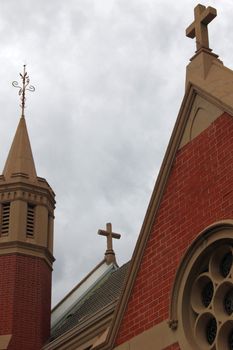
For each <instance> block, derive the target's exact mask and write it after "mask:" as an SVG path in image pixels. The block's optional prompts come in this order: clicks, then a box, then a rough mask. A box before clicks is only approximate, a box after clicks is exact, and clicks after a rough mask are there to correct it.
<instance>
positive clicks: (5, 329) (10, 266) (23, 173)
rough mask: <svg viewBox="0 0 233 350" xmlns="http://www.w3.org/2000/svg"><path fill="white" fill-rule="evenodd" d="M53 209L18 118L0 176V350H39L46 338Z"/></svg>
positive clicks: (49, 192)
mask: <svg viewBox="0 0 233 350" xmlns="http://www.w3.org/2000/svg"><path fill="white" fill-rule="evenodd" d="M54 205H55V200H54V193H53V191H52V189H51V187H50V186H49V185H48V183H47V182H46V180H45V179H43V178H40V177H38V176H37V174H36V169H35V165H34V160H33V155H32V151H31V146H30V141H29V137H28V133H27V127H26V122H25V118H24V115H23V114H22V117H21V118H20V121H19V125H18V127H17V130H16V134H15V137H14V140H13V143H12V146H11V149H10V152H9V155H8V158H7V161H6V164H5V167H4V170H3V175H1V176H0V218H1V221H0V310H1V312H0V349H9V350H39V349H41V348H42V345H43V344H44V343H45V342H46V341H47V339H48V338H49V334H50V307H51V272H52V263H53V261H54V258H53V255H52V250H53V219H54V215H53V212H54Z"/></svg>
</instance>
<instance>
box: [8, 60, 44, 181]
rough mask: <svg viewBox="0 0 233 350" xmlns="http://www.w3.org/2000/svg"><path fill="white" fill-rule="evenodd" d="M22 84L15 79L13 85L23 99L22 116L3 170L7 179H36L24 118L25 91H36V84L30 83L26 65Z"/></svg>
mask: <svg viewBox="0 0 233 350" xmlns="http://www.w3.org/2000/svg"><path fill="white" fill-rule="evenodd" d="M20 78H21V80H22V86H20V85H19V83H18V82H17V81H13V83H12V85H13V86H14V87H16V88H19V96H20V100H21V104H20V107H21V118H20V121H19V124H18V127H17V130H16V133H15V137H14V140H13V143H12V145H11V149H10V152H9V154H8V157H7V161H6V164H5V167H4V170H3V175H4V177H5V178H6V179H9V178H11V177H15V176H23V177H26V178H29V179H30V180H36V178H37V174H36V168H35V164H34V160H33V155H32V150H31V145H30V140H29V136H28V132H27V125H26V121H25V118H24V109H25V101H26V97H25V93H26V91H35V88H34V86H32V85H29V83H30V79H29V75H28V73H27V72H26V65H24V66H23V73H20Z"/></svg>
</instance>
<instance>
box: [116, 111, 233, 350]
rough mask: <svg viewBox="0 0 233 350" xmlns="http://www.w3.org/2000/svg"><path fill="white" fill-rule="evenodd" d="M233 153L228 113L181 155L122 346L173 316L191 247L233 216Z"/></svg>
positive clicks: (131, 306)
mask: <svg viewBox="0 0 233 350" xmlns="http://www.w3.org/2000/svg"><path fill="white" fill-rule="evenodd" d="M232 150H233V119H232V117H231V116H230V115H228V114H227V113H224V114H223V115H222V116H220V117H219V118H218V119H217V120H216V121H215V122H214V123H212V124H211V125H210V126H209V127H208V128H207V129H206V130H205V131H203V132H202V133H201V134H200V135H199V136H197V137H196V138H194V139H193V140H192V141H191V142H189V143H188V144H187V145H185V146H184V147H183V148H181V149H180V150H179V151H178V152H177V154H176V158H175V161H174V163H173V166H172V170H171V173H170V176H169V179H168V182H167V186H166V189H165V192H164V194H163V198H162V201H161V203H160V208H159V211H158V213H157V216H156V218H155V221H154V224H153V226H152V229H151V232H150V236H149V239H148V242H147V245H146V249H145V251H144V255H143V258H142V261H141V265H140V268H139V271H138V274H137V278H136V281H135V283H134V287H133V290H132V293H131V296H130V299H129V302H128V305H127V308H126V311H125V314H124V317H123V320H122V323H121V326H120V330H119V332H118V336H117V340H116V345H119V344H121V343H124V342H126V341H128V340H129V339H131V338H133V337H134V336H136V335H138V334H140V333H142V332H143V331H145V330H147V329H149V328H151V327H152V326H154V325H156V324H159V323H160V322H161V321H163V320H166V319H168V318H169V303H170V295H171V290H172V283H173V281H174V277H175V273H176V271H177V268H178V266H179V263H180V261H181V258H182V257H183V255H184V253H185V252H186V250H187V248H188V247H189V245H190V244H191V243H192V242H193V240H194V239H195V238H196V237H197V235H198V234H199V233H200V231H202V230H203V229H204V228H205V227H207V226H209V225H211V224H212V223H214V222H216V221H219V220H223V219H229V218H233V177H232V167H233V166H232V164H233V151H232ZM168 349H169V350H172V349H178V348H177V346H175V345H174V346H172V347H169V348H168Z"/></svg>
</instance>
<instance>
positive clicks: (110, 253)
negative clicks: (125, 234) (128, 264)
mask: <svg viewBox="0 0 233 350" xmlns="http://www.w3.org/2000/svg"><path fill="white" fill-rule="evenodd" d="M98 235H101V236H105V237H107V250H106V252H105V259H106V262H107V264H111V263H116V258H115V252H114V250H113V238H115V239H120V238H121V235H120V234H119V233H115V232H112V224H111V223H110V222H108V223H107V224H106V230H101V229H100V230H98Z"/></svg>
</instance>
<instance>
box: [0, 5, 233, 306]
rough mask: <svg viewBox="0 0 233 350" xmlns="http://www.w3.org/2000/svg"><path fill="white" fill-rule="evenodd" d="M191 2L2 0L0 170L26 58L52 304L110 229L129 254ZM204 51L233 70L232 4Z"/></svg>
mask: <svg viewBox="0 0 233 350" xmlns="http://www.w3.org/2000/svg"><path fill="white" fill-rule="evenodd" d="M197 3H198V2H196V1H192V0H177V1H174V0H79V1H77V0H67V1H61V0H50V1H47V0H41V1H37V0H1V1H0V48H1V50H0V63H1V64H0V72H1V87H0V89H1V91H0V92H1V106H2V108H1V111H2V112H1V128H0V146H1V152H0V164H1V167H2V168H3V166H4V162H5V159H6V156H7V153H8V150H9V147H10V144H11V142H12V139H13V136H14V133H15V129H16V126H17V123H18V119H19V115H20V112H19V100H18V95H17V93H18V90H17V89H14V88H13V87H12V86H11V82H12V81H13V80H18V78H19V76H18V73H19V72H20V71H21V70H22V66H23V64H24V63H26V64H27V70H28V73H29V75H30V78H31V84H32V85H34V86H35V88H36V91H35V92H34V93H28V95H27V101H26V103H27V108H26V119H27V125H28V130H29V134H30V139H31V145H32V150H33V154H34V160H35V163H36V168H37V174H38V176H42V177H45V178H46V179H47V180H48V182H49V183H50V185H51V186H52V188H53V189H54V191H55V193H56V200H57V208H56V212H55V215H56V220H55V246H54V255H55V258H56V262H55V264H54V273H53V303H56V302H57V301H59V300H60V299H61V298H62V297H63V296H64V295H65V293H67V292H68V291H69V290H70V288H72V287H73V286H74V285H75V284H76V283H77V282H78V281H80V279H81V278H82V277H84V276H85V274H86V273H87V272H89V271H90V269H92V268H93V267H94V266H95V265H96V264H97V263H98V262H99V261H100V260H101V259H102V258H103V257H104V252H105V249H106V239H105V238H104V237H100V236H98V235H97V230H98V229H99V228H104V227H105V224H106V222H112V224H113V229H114V231H115V232H119V233H122V238H121V240H120V241H117V242H114V248H115V252H116V255H117V260H118V263H119V264H122V263H124V262H126V261H127V260H128V259H130V257H131V255H132V252H133V249H134V246H135V243H136V240H137V237H138V234H139V231H140V228H141V225H142V221H143V218H144V215H145V212H146V208H147V206H148V202H149V199H150V195H151V192H152V188H153V186H154V183H155V179H156V176H157V174H158V171H159V168H160V164H161V161H162V158H163V156H164V152H165V150H166V146H167V143H168V141H169V137H170V134H171V131H172V128H173V126H174V123H175V119H176V117H177V113H178V110H179V106H180V103H181V100H182V97H183V94H184V80H185V67H186V65H187V64H188V62H189V59H190V58H191V57H192V55H193V54H194V51H195V41H194V40H191V39H189V38H186V37H185V34H184V33H185V29H186V27H187V26H188V25H189V24H191V22H192V21H193V8H194V6H196V5H197ZM202 3H203V4H204V5H206V6H207V5H211V6H214V7H216V8H217V10H218V17H217V19H215V20H214V21H213V22H212V23H211V24H210V25H209V32H210V47H211V48H213V50H214V52H215V53H217V54H219V55H220V58H221V59H222V60H223V62H224V64H225V65H227V66H229V67H230V68H231V67H232V66H233V21H232V14H233V3H232V0H224V1H217V0H216V1H214V0H212V1H211V0H210V1H208V2H207V1H204V0H203V1H202Z"/></svg>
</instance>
